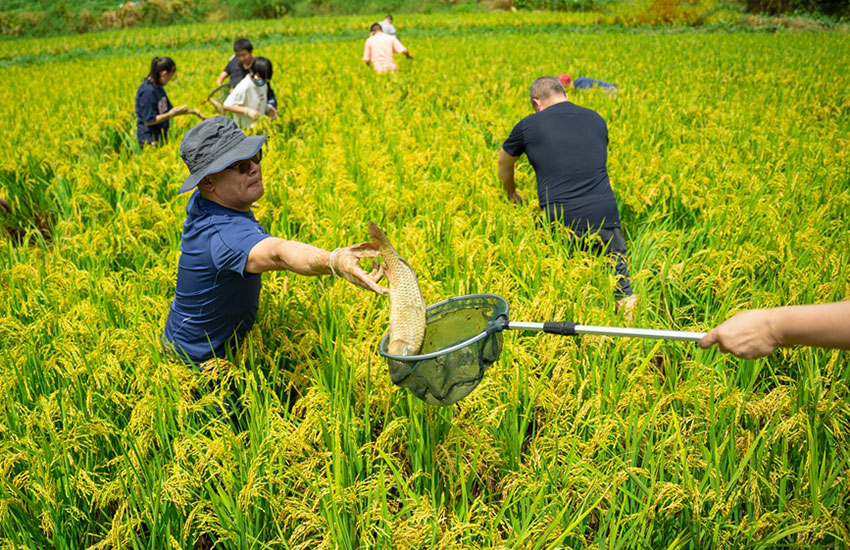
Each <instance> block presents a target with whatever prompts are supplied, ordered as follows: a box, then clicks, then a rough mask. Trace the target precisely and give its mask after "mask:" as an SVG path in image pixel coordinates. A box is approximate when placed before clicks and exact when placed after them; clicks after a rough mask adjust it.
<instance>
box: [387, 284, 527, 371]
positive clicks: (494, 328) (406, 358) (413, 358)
mask: <svg viewBox="0 0 850 550" xmlns="http://www.w3.org/2000/svg"><path fill="white" fill-rule="evenodd" d="M482 298H485V299H486V298H490V299H494V300H496V301H498V302H500V303H501V304H502V305H503V306H504V310H505V313H504V314H503V315H500V316H503V317H504V318H505V320H507V319H508V313H509V312H510V306H509V305H508V301H507V300H505V299H504V298H503V297H501V296H499V295H498V294H489V293H479V294H464V295H463V296H452V297H450V298H446V299H445V300H441V301H439V302H436V303H433V304H431V305H430V306H428V307H427V308H425V312H426V313H427V312H428V311H429V310H431V309H436V308H439V307H442V306H445V305H446V304H449V303H452V302H458V301H465V300H475V299H482ZM502 329H503V327H502V326H501V325H496V324H493V322H492V321H488V322H487V327H486V328H485V329H484V330H482V331H481V332H479V333H478V334H475V335H473V336H470V337H469V338H467V339H466V340H461V341H460V342H457V343H456V344H453V345H451V346H449V347H447V348H443V349H441V350H438V351H433V352H431V353H424V354H422V355H390V354H389V353H387V352H386V351H384V350H386V349H387V345H388V344H389V339H390V333H389V331H387V333H386V334H385V335H384V337H383V338H381V343H380V344H379V346H378V352H379V353H380V354H381V356H382V357H384V358H386V359H392V360H393V361H401V362H403V363H415V362H417V361H426V360H430V359H435V358H437V357H442V356H443V355H448V354H450V353H453V352H455V351H457V350H459V349H463V348H465V347H467V346H469V345H472V344H474V343H476V342H478V341H479V340H482V339H484V338H486V337H487V336H489V335H490V334H492V333H493V332H499V331H501V330H502Z"/></svg>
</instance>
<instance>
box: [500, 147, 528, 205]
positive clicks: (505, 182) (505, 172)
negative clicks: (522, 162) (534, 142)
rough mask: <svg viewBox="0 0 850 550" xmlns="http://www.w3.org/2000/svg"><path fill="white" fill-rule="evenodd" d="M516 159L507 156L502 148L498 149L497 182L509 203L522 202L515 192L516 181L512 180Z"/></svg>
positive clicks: (520, 196)
mask: <svg viewBox="0 0 850 550" xmlns="http://www.w3.org/2000/svg"><path fill="white" fill-rule="evenodd" d="M518 158H519V157H514V156H511V155H509V154H508V153H507V152H506V151H505V150H504V149H503V148H501V149H499V161H498V162H499V170H498V172H499V180H500V181H501V182H502V187H503V188H504V189H505V193H507V195H508V200H509V201H511V202H523V198H522V195H520V194H519V193H518V192H517V190H516V180H515V179H514V165H516V161H517V159H518Z"/></svg>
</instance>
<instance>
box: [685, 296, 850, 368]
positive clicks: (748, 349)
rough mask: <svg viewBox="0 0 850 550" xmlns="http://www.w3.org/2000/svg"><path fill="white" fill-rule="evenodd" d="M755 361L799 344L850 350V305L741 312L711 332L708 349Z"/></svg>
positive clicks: (706, 339) (705, 342)
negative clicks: (716, 346)
mask: <svg viewBox="0 0 850 550" xmlns="http://www.w3.org/2000/svg"><path fill="white" fill-rule="evenodd" d="M715 343H716V344H717V345H718V347H719V348H720V350H721V351H723V352H727V353H731V354H733V355H735V356H737V357H742V358H745V359H752V358H755V357H763V356H765V355H769V354H770V353H773V352H774V351H775V350H776V348H778V347H780V346H792V345H796V344H800V345H806V346H817V347H825V348H841V349H850V301H845V302H836V303H830V304H815V305H802V306H787V307H779V308H774V309H753V310H748V311H742V312H740V313H738V314H736V315H734V316H732V317H730V318H729V319H728V320H726V321H724V322H723V323H721V324H720V325H718V326H717V327H715V328H714V329H712V330H711V331H710V332H709V333H708V334H707V335H706V336H705V337H704V338H703V339H702V340H701V341H700V346H701V347H703V348H708V347H710V346H711V345H713V344H715Z"/></svg>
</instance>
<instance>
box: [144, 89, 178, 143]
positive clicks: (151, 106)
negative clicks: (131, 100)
mask: <svg viewBox="0 0 850 550" xmlns="http://www.w3.org/2000/svg"><path fill="white" fill-rule="evenodd" d="M172 107H173V105H171V101H169V100H168V96H167V95H166V94H165V88H164V87H162V86H157V85H156V84H154V83H153V82H151V81H150V80H149V79H148V78H145V79H144V80H143V81H142V85H141V86H139V89H138V90H136V139H137V140H138V141H139V142H144V143H153V142H159V141H162V140H163V139H165V138H166V136H167V135H168V126H169V120H168V119H166V120H164V121H162V122H161V123H159V124H157V125H155V126H146V125H145V122H153V121H154V120H155V119H156V117H157V115H161V114H162V113H167V112H168V111H169V110H170V109H171V108H172Z"/></svg>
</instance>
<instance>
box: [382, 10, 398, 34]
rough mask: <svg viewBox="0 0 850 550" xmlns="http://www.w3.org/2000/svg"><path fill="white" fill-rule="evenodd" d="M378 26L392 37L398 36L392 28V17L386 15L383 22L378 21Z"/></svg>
mask: <svg viewBox="0 0 850 550" xmlns="http://www.w3.org/2000/svg"><path fill="white" fill-rule="evenodd" d="M378 24H379V25H380V26H381V29H382V30H383V31H384V32H385V33H387V34H389V35H392V36H396V37H397V36H398V35H397V34H396V32H395V27H394V26H393V16H392V15H387V16H386V17H384V19H383V21H378Z"/></svg>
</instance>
